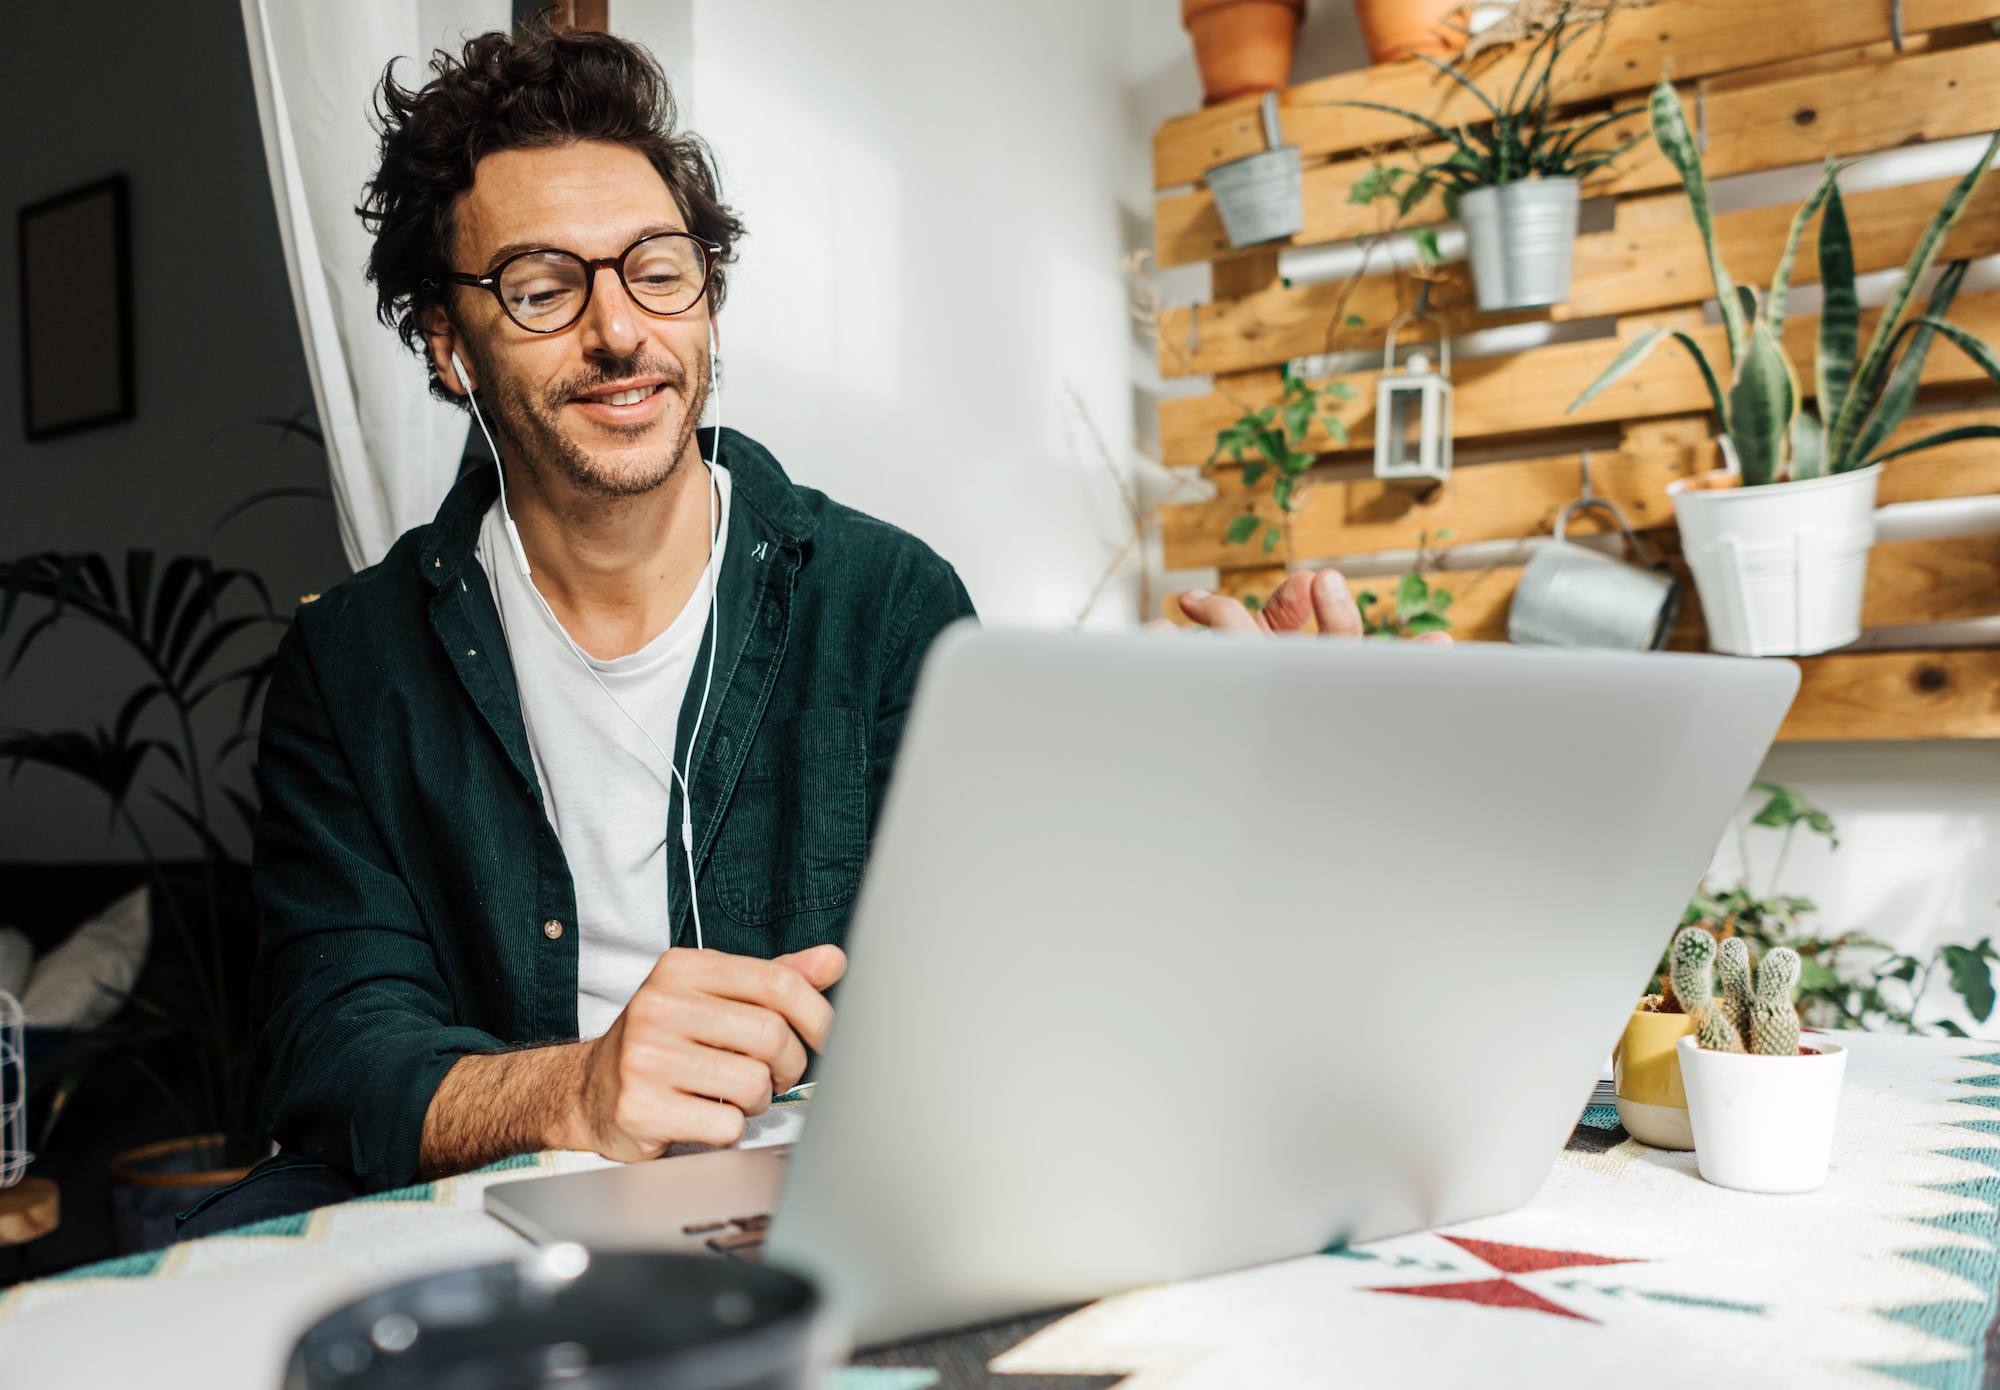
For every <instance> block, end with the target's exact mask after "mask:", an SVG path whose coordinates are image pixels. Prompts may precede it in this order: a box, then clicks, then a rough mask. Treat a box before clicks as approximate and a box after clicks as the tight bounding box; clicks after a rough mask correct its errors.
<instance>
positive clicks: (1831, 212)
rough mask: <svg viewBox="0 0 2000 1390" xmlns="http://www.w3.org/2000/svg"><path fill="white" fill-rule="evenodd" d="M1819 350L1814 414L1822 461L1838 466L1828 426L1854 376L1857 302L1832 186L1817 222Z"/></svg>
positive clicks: (1843, 219)
mask: <svg viewBox="0 0 2000 1390" xmlns="http://www.w3.org/2000/svg"><path fill="white" fill-rule="evenodd" d="M1819 283H1820V290H1821V300H1820V309H1819V353H1818V357H1817V359H1816V361H1815V362H1814V366H1813V372H1814V375H1815V376H1816V377H1817V378H1818V396H1819V415H1820V419H1821V420H1822V421H1824V422H1825V424H1826V426H1827V429H1826V433H1827V435H1828V439H1827V465H1828V467H1830V468H1831V467H1838V466H1839V463H1840V460H1841V457H1842V455H1843V453H1844V450H1843V449H1842V448H1841V446H1840V441H1839V440H1838V439H1837V438H1835V437H1834V428H1833V427H1834V425H1835V423H1836V422H1837V421H1838V420H1839V419H1840V416H1841V411H1842V409H1843V407H1844V406H1845V404H1846V401H1847V387H1848V383H1849V382H1850V381H1852V380H1853V378H1854V354H1855V352H1856V351H1857V350H1858V349H1859V346H1860V337H1861V301H1860V300H1859V299H1858V298H1857V297H1856V296H1855V293H1854V242H1853V239H1852V238H1851V237H1849V235H1848V232H1847V205H1846V204H1845V203H1844V202H1843V201H1842V200H1841V197H1840V187H1839V185H1838V184H1836V185H1835V186H1834V187H1833V188H1831V189H1829V190H1828V192H1827V196H1826V215H1825V216H1824V217H1822V218H1820V220H1819Z"/></svg>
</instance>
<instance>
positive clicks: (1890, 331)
mask: <svg viewBox="0 0 2000 1390" xmlns="http://www.w3.org/2000/svg"><path fill="white" fill-rule="evenodd" d="M1996 151H2000V130H1996V131H1995V132H1993V137H1992V139H1990V140H1988V141H1987V142H1986V148H1985V149H1983V150H1981V151H1980V152H1979V158H1978V159H1977V160H1976V161H1975V162H1974V163H1973V166H1972V167H1971V168H1970V169H1968V170H1966V172H1965V177H1964V178H1962V179H1960V180H1959V181H1958V182H1957V183H1956V184H1954V185H1952V189H1951V192H1949V193H1947V194H1945V198H1944V201H1943V202H1942V203H1940V204H1938V210H1937V213H1936V215H1935V216H1933V217H1932V218H1931V221H1930V225H1929V226H1928V227H1926V228H1924V234H1923V235H1922V236H1921V237H1919V238H1918V239H1917V245H1916V248H1915V249H1914V250H1913V251H1911V252H1910V259H1909V261H1908V263H1907V264H1905V265H1904V267H1903V278H1902V279H1901V280H1900V281H1898V282H1897V285H1896V290H1895V293H1894V294H1892V295H1890V296H1889V301H1888V303H1886V304H1884V305H1883V306H1882V317H1881V318H1879V319H1877V320H1876V322H1875V332H1874V334H1873V335H1872V336H1871V337H1870V338H1869V340H1868V350H1867V351H1866V352H1865V353H1863V354H1862V357H1861V365H1860V366H1859V367H1857V368H1856V369H1855V376H1856V378H1857V379H1858V380H1860V381H1864V382H1866V381H1870V380H1873V379H1875V378H1877V377H1878V376H1879V375H1881V374H1882V370H1883V365H1884V363H1885V362H1886V360H1887V358H1888V356H1889V352H1890V345H1891V343H1892V342H1893V340H1894V338H1895V335H1896V332H1897V329H1898V327H1899V326H1900V324H1901V321H1902V318H1903V313H1904V311H1905V310H1907V309H1908V308H1909V307H1910V300H1911V299H1912V298H1913V297H1914V296H1915V295H1916V292H1917V282H1918V281H1920V280H1922V279H1923V278H1924V275H1925V273H1926V272H1927V271H1929V270H1930V268H1931V262H1932V261H1933V260H1935V259H1936V258H1937V253H1938V248H1939V247H1940V246H1942V245H1943V244H1944V239H1945V235H1946V233H1948V232H1949V231H1950V230H1951V227H1952V224H1953V223H1954V222H1956V221H1958V215H1959V213H1961V212H1963V211H1964V210H1965V203H1966V200H1967V199H1968V198H1970V197H1971V196H1972V191H1973V189H1975V188H1977V187H1978V186H1979V181H1980V180H1981V179H1983V178H1985V177H1986V166H1987V165H1988V164H1990V163H1992V162H1993V155H1994V153H1995V152H1996ZM1863 394H1864V393H1862V392H1858V391H1857V392H1852V393H1850V394H1849V395H1848V397H1847V399H1846V400H1845V401H1843V402H1842V403H1841V409H1840V414H1839V416H1837V417H1836V418H1835V419H1834V421H1833V423H1832V425H1831V427H1830V428H1829V434H1830V435H1831V441H1830V444H1829V452H1830V453H1831V454H1832V455H1833V457H1834V459H1835V460H1836V461H1838V460H1840V459H1841V458H1842V457H1844V456H1847V441H1849V440H1851V439H1853V438H1854V436H1855V434H1856V433H1857V432H1858V431H1859V430H1860V428H1861V420H1862V416H1863V415H1864V414H1865V413H1866V411H1867V409H1868V405H1869V404H1872V403H1871V402H1864V401H1863V400H1862V396H1863Z"/></svg>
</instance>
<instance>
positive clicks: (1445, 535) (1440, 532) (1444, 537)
mask: <svg viewBox="0 0 2000 1390" xmlns="http://www.w3.org/2000/svg"><path fill="white" fill-rule="evenodd" d="M1457 538H1458V532H1456V531H1454V530H1452V529H1451V528H1450V527H1449V526H1440V527H1438V529H1437V530H1435V531H1433V532H1431V539H1432V540H1434V541H1438V542H1444V541H1449V540H1456V539H1457Z"/></svg>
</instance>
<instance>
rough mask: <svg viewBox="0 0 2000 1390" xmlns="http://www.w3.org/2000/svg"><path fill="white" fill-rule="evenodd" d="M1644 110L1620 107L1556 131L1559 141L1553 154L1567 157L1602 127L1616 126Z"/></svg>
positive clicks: (1635, 141) (1642, 136) (1636, 139)
mask: <svg viewBox="0 0 2000 1390" xmlns="http://www.w3.org/2000/svg"><path fill="white" fill-rule="evenodd" d="M1645 109H1646V108H1645V107H1643V106H1621V107H1619V108H1618V109H1617V110H1616V111H1607V112H1605V113H1604V114H1603V115H1601V116H1595V117H1592V118H1591V119H1590V120H1588V121H1585V122H1583V123H1582V124H1580V125H1573V126H1566V127H1563V128H1561V129H1559V130H1558V131H1557V134H1558V135H1559V136H1560V137H1561V139H1560V141H1559V142H1558V143H1557V145H1556V148H1555V153H1556V154H1557V155H1559V156H1560V155H1567V154H1569V153H1571V152H1572V151H1574V150H1575V149H1576V148H1577V147H1578V146H1580V145H1582V144H1583V142H1584V141H1586V140H1588V139H1589V138H1590V137H1591V136H1593V135H1595V134H1597V132H1598V131H1600V130H1602V129H1604V127H1606V126H1608V125H1616V124H1617V123H1618V122H1619V121H1622V120H1625V119H1626V118H1628V117H1631V116H1636V115H1638V114H1640V113H1641V112H1643V111H1644V110H1645ZM1645 138H1646V137H1645V136H1644V135H1641V136H1638V137H1636V138H1635V139H1634V141H1633V142H1632V143H1633V144H1636V143H1638V141H1639V140H1643V139H1645ZM1630 147H1631V146H1630V145H1628V146H1626V148H1628V149H1629V148H1630Z"/></svg>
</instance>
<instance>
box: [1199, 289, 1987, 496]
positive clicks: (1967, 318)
mask: <svg viewBox="0 0 2000 1390" xmlns="http://www.w3.org/2000/svg"><path fill="white" fill-rule="evenodd" d="M1877 317H1879V313H1878V311H1875V310H1870V311H1869V312H1867V313H1866V314H1864V315H1863V316H1862V330H1861V331H1862V335H1863V336H1862V341H1863V342H1864V343H1866V341H1867V335H1868V334H1870V333H1872V332H1873V325H1874V321H1875V319H1876V318H1877ZM1950 317H1951V319H1952V321H1953V322H1955V323H1957V324H1960V325H1961V326H1963V327H1964V328H1965V329H1967V330H1968V331H1969V332H1971V333H1974V334H1976V335H1977V336H1978V337H1980V338H1982V339H1984V340H1985V341H1987V342H1989V343H1990V342H1996V341H2000V290H1989V291H1986V292H1985V293H1982V294H1968V295H1961V296H1960V297H1959V299H1958V301H1957V302H1956V303H1955V304H1954V305H1953V306H1952V310H1951V314H1950ZM1818 334H1819V319H1818V317H1817V316H1816V315H1813V316H1799V315H1793V316H1791V317H1789V318H1787V320H1786V322H1785V346H1786V350H1787V351H1788V352H1789V353H1790V354H1791V359H1792V362H1793V364H1794V365H1795V366H1796V367H1797V369H1798V374H1799V381H1800V384H1801V385H1802V386H1803V387H1804V388H1805V389H1806V390H1807V391H1808V392H1810V391H1811V390H1812V383H1813V357H1814V346H1815V342H1816V340H1817V338H1818ZM1693 337H1694V338H1695V340H1696V341H1697V342H1698V343H1700V344H1701V346H1702V350H1703V351H1704V353H1706V354H1707V357H1708V360H1709V362H1710V363H1711V364H1712V365H1713V366H1714V367H1715V368H1716V370H1717V371H1718V372H1726V370H1727V367H1728V360H1729V358H1728V349H1727V346H1726V344H1725V342H1724V338H1723V330H1722V327H1721V326H1720V325H1715V326H1713V327H1709V328H1704V329H1702V330H1700V331H1699V332H1697V333H1695V334H1694V335H1693ZM1619 347H1620V345H1619V343H1618V341H1617V340H1616V339H1610V338H1606V339H1595V340H1592V341H1589V342H1581V343H1557V344H1552V345H1551V346H1548V347H1541V348H1535V349H1533V350H1532V351H1529V352H1520V353H1513V354H1511V355H1508V356H1504V357H1487V358H1481V359H1478V360H1476V361H1460V362H1459V363H1458V364H1457V365H1456V367H1455V369H1454V372H1453V376H1454V391H1453V406H1452V433H1453V436H1454V438H1457V439H1468V438H1477V437H1480V436H1485V435H1505V434H1520V433H1531V432H1535V431H1542V430H1546V429H1548V428H1549V427H1550V426H1552V425H1583V424H1591V423H1597V422H1603V421H1618V420H1636V419H1645V418H1648V417H1653V416H1661V415H1685V414H1689V413H1697V412H1701V411H1704V410H1707V409H1708V408H1709V396H1708V391H1707V388H1706V387H1705V386H1704V385H1703V383H1702V379H1701V374H1700V372H1699V371H1698V370H1697V369H1696V367H1695V365H1694V364H1693V362H1691V361H1690V360H1689V359H1688V357H1687V354H1686V353H1685V352H1683V351H1681V350H1680V349H1679V347H1678V345H1671V344H1670V345H1663V346H1662V347H1661V349H1660V350H1659V351H1656V352H1655V353H1653V354H1652V356H1650V357H1649V358H1647V359H1646V361H1645V362H1644V363H1643V364H1641V365H1640V366H1639V367H1637V368H1635V369H1634V370H1633V371H1632V372H1630V373H1629V374H1627V375H1626V377H1625V378H1624V379H1623V380H1622V381H1620V382H1619V383H1618V384H1617V385H1616V386H1613V387H1611V388H1610V389H1609V390H1607V391H1605V392H1604V393H1603V394H1601V395H1599V396H1597V397H1596V398H1595V399H1594V400H1592V401H1591V402H1590V403H1589V404H1587V405H1585V406H1584V407H1583V408H1582V409H1580V410H1578V411H1577V412H1576V413H1575V414H1574V415H1568V416H1565V415H1564V414H1563V411H1564V409H1565V408H1566V407H1567V406H1568V405H1569V403H1570V402H1571V401H1573V400H1575V399H1576V397H1577V396H1578V395H1580V394H1581V393H1582V392H1583V391H1584V390H1585V388H1587V387H1588V386H1589V385H1590V383H1591V382H1593V381H1595V380H1596V379H1597V377H1598V376H1599V375H1600V374H1601V373H1602V372H1603V370H1604V368H1605V367H1607V366H1608V365H1610V362H1611V359H1612V358H1613V357H1615V356H1617V354H1618V351H1619ZM1378 375H1380V374H1379V373H1377V372H1354V373H1350V374H1348V375H1347V376H1346V377H1345V378H1344V380H1346V381H1347V383H1348V384H1349V385H1351V386H1352V387H1354V389H1355V397H1354V399H1353V400H1351V401H1345V402H1340V403H1339V416H1340V418H1341V420H1342V421H1343V423H1345V425H1346V426H1347V430H1348V434H1349V438H1350V441H1351V444H1352V446H1353V447H1356V448H1359V447H1361V446H1363V445H1365V444H1368V443H1369V442H1370V441H1371V440H1372V439H1373V437H1374V427H1373V421H1374V413H1375V381H1376V378H1377V376H1378ZM1983 379H1984V376H1983V374H1982V373H1981V372H1980V370H1979V368H1978V367H1977V366H1975V365H1974V364H1973V363H1972V362H1971V361H1970V360H1969V359H1968V358H1966V357H1965V356H1964V355H1963V354H1962V353H1959V352H1958V351H1956V350H1955V349H1953V348H1951V347H1950V346H1949V345H1947V344H1943V343H1940V344H1938V345H1937V346H1935V347H1934V348H1933V349H1932V351H1931V352H1930V354H1929V355H1928V356H1927V357H1926V358H1925V360H1924V375H1923V380H1924V381H1925V382H1929V383H1940V382H1967V381H1979V380H1983ZM1216 386H1217V389H1216V390H1215V391H1213V392H1211V393H1209V394H1207V395H1204V396H1190V397H1185V398H1182V399H1177V400H1169V401H1164V402H1162V403H1161V405H1160V449H1161V462H1163V463H1164V464H1166V465H1167V466H1168V467H1170V468H1172V467H1185V466H1190V465H1196V464H1201V463H1204V462H1206V461H1207V459H1208V456H1209V454H1210V453H1211V452H1213V450H1214V448H1215V435H1216V432H1217V431H1218V430H1221V429H1224V428H1226V427H1227V426H1228V425H1230V424H1231V423H1232V422H1233V421H1235V420H1236V418H1237V417H1238V416H1239V415H1240V414H1241V413H1242V412H1243V411H1244V410H1246V409H1247V410H1256V409H1260V408H1261V407H1263V406H1267V405H1273V404H1276V403H1277V402H1278V401H1279V399H1280V398H1281V397H1282V395H1283V386H1282V384H1281V383H1280V381H1279V378H1278V373H1277V372H1275V371H1257V372H1246V373H1243V374H1241V375H1238V376H1231V377H1219V378H1217V381H1216ZM1306 447H1307V448H1310V449H1312V450H1314V451H1315V452H1319V453H1330V452H1332V451H1333V449H1334V447H1335V445H1334V441H1333V440H1332V439H1331V438H1330V437H1328V436H1327V434H1326V432H1325V429H1324V427H1323V426H1322V425H1319V424H1315V425H1314V427H1313V434H1312V435H1311V437H1310V438H1309V439H1308V440H1307V442H1306Z"/></svg>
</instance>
